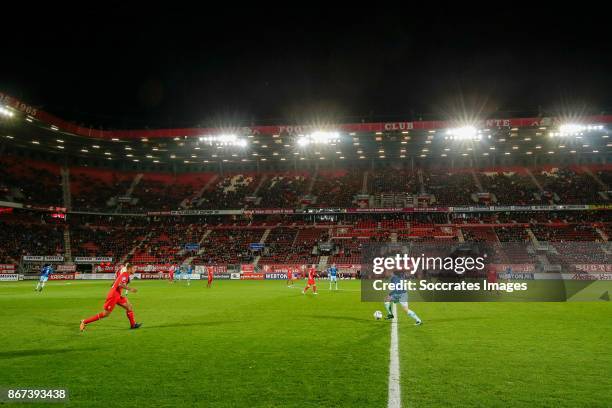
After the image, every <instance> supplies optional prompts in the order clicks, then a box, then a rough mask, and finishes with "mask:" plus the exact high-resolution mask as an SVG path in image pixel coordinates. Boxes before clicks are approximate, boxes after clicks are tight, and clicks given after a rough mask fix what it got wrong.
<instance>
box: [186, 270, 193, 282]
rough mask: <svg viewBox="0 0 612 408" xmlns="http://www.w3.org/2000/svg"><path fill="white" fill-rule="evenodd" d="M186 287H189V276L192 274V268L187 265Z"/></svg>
mask: <svg viewBox="0 0 612 408" xmlns="http://www.w3.org/2000/svg"><path fill="white" fill-rule="evenodd" d="M186 268H187V286H191V276H192V274H193V266H192V265H187V266H186Z"/></svg>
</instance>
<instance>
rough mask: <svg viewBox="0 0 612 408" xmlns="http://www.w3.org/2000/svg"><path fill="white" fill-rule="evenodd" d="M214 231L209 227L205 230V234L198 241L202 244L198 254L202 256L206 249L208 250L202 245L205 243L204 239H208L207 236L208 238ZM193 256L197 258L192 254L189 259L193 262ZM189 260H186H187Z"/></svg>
mask: <svg viewBox="0 0 612 408" xmlns="http://www.w3.org/2000/svg"><path fill="white" fill-rule="evenodd" d="M211 233H212V230H211V229H207V230H206V231H204V234H202V238H200V240H199V241H198V245H199V246H200V249H198V252H196V256H200V255H202V254H203V253H204V251H205V250H206V249H205V248H203V247H202V244H203V243H204V241H205V240H206V238H208V236H209V235H210V234H211ZM193 258H195V256H192V257H191V258H187V260H188V261H189V262H191V261H192V260H193ZM187 260H186V261H185V262H187Z"/></svg>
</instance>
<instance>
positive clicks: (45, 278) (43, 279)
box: [40, 276, 49, 282]
mask: <svg viewBox="0 0 612 408" xmlns="http://www.w3.org/2000/svg"><path fill="white" fill-rule="evenodd" d="M48 280H49V277H48V276H41V277H40V281H41V282H46V281H48Z"/></svg>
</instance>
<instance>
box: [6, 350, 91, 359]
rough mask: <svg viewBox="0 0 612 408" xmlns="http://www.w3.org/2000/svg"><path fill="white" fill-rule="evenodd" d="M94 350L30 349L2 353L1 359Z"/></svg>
mask: <svg viewBox="0 0 612 408" xmlns="http://www.w3.org/2000/svg"><path fill="white" fill-rule="evenodd" d="M89 350H93V349H92V348H66V349H44V348H41V349H30V350H15V351H0V359H7V360H10V359H12V358H19V357H30V356H37V357H40V356H52V355H55V354H66V353H74V352H78V351H89Z"/></svg>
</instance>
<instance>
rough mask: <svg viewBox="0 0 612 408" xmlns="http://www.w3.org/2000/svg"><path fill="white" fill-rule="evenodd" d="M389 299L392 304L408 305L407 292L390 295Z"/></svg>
mask: <svg viewBox="0 0 612 408" xmlns="http://www.w3.org/2000/svg"><path fill="white" fill-rule="evenodd" d="M389 297H390V298H391V301H392V302H393V303H400V304H408V292H403V293H390V294H389Z"/></svg>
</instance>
